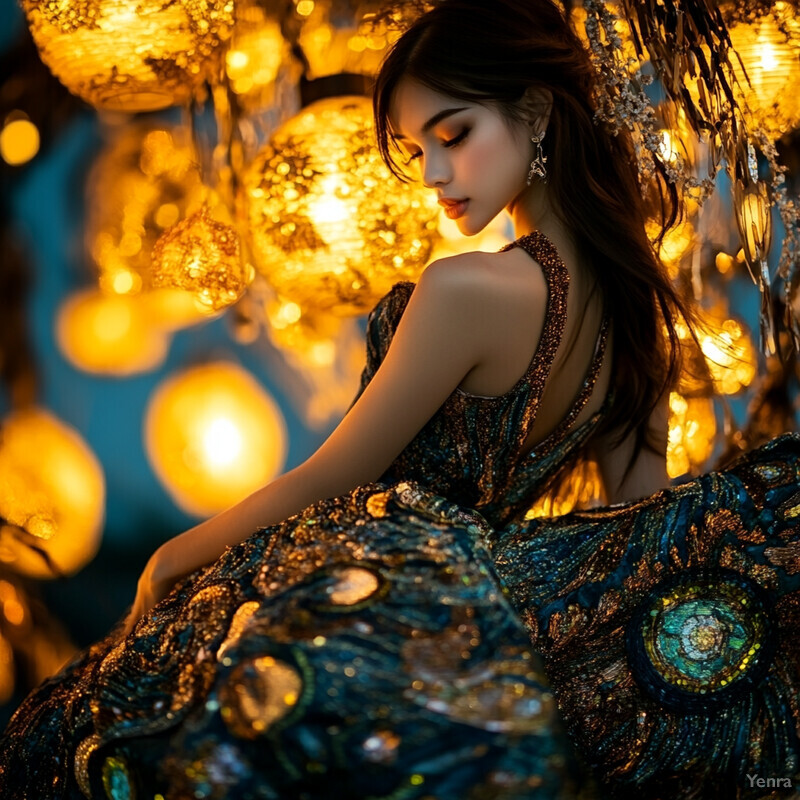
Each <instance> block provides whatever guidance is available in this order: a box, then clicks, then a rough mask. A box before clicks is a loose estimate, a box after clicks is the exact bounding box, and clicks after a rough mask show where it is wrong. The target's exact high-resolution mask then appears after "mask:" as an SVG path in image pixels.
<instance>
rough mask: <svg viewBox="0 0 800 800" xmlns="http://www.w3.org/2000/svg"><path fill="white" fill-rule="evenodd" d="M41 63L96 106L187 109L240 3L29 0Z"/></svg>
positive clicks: (223, 0) (218, 0)
mask: <svg viewBox="0 0 800 800" xmlns="http://www.w3.org/2000/svg"><path fill="white" fill-rule="evenodd" d="M22 7H23V9H24V10H25V13H26V15H27V18H28V24H29V26H30V29H31V33H32V34H33V39H34V41H35V42H36V46H37V47H38V48H39V52H40V54H41V57H42V61H44V63H45V64H46V65H47V66H48V67H49V68H50V69H51V70H52V72H53V74H54V75H55V76H56V77H57V78H58V79H59V80H60V81H61V82H62V83H63V84H64V85H65V86H66V87H67V88H68V89H69V90H70V91H71V92H73V93H74V94H76V95H78V96H79V97H81V98H82V99H84V100H85V101H86V102H87V103H91V104H92V105H93V106H96V107H97V108H106V109H112V110H116V111H154V110H156V109H160V108H166V107H167V106H171V105H173V104H174V103H184V102H186V101H188V100H189V99H190V98H191V96H192V91H193V89H194V87H196V86H199V85H200V84H201V83H202V82H203V81H204V80H205V78H206V77H207V75H208V74H209V70H210V67H211V66H212V65H213V63H214V58H215V56H217V55H218V53H219V50H220V45H221V44H222V43H223V42H225V41H226V40H227V39H228V37H229V36H230V32H231V28H232V26H233V0H173V2H167V3H165V2H160V0H63V1H62V2H52V0H22Z"/></svg>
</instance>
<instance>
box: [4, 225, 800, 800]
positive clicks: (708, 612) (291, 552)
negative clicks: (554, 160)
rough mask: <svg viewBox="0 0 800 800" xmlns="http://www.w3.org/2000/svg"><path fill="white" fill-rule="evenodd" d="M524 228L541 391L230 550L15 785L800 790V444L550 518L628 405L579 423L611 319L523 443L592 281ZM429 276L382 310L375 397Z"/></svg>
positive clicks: (527, 793) (41, 746)
mask: <svg viewBox="0 0 800 800" xmlns="http://www.w3.org/2000/svg"><path fill="white" fill-rule="evenodd" d="M509 246H519V247H523V248H524V249H525V250H526V251H528V252H529V253H530V254H531V256H532V257H533V258H534V259H536V261H538V262H539V264H540V265H541V267H542V270H543V272H544V275H545V278H546V280H547V285H548V302H547V309H546V319H545V323H544V327H543V332H542V336H541V339H540V342H539V345H538V347H537V350H536V352H535V354H534V356H533V358H532V361H531V363H530V365H529V367H528V369H527V370H526V372H525V374H524V375H523V376H522V377H521V378H520V379H519V381H518V382H517V384H516V385H515V386H514V387H513V388H512V389H511V390H510V391H509V392H507V393H506V394H504V395H502V396H499V397H480V396H475V395H471V394H468V393H466V392H464V391H462V390H460V389H456V390H455V391H454V392H453V393H452V394H451V395H450V396H449V397H448V398H447V400H446V401H445V403H444V404H443V405H442V407H441V408H440V409H439V410H438V411H437V413H436V414H435V415H434V416H433V417H432V418H431V419H430V420H429V421H428V423H427V424H426V425H425V427H424V428H423V429H422V430H421V431H420V432H419V434H418V435H417V436H416V437H415V438H414V440H413V441H412V442H410V443H409V445H408V446H407V447H406V448H405V450H404V451H403V452H402V453H401V454H400V455H399V456H398V458H397V459H396V460H395V461H394V463H393V464H392V465H391V466H390V467H389V469H388V470H387V471H386V473H385V474H384V475H382V476H381V477H380V479H379V480H378V481H377V482H375V483H371V484H367V485H364V486H359V487H357V488H355V489H354V490H352V491H351V492H349V493H347V494H345V495H343V496H340V497H336V498H328V499H325V500H322V501H320V502H317V503H314V504H313V505H311V506H309V507H308V508H307V509H305V510H303V511H302V512H301V513H299V514H296V515H294V516H292V517H290V518H288V519H286V520H284V521H283V522H281V523H279V524H277V525H273V526H270V527H269V528H264V529H261V530H258V531H256V532H255V533H254V534H253V535H252V536H250V537H249V538H248V539H247V540H245V541H244V542H242V543H241V544H239V545H236V546H235V547H231V548H228V549H226V551H225V553H224V554H223V555H222V556H221V557H220V559H219V560H218V561H217V562H215V563H214V564H213V565H210V566H208V567H206V568H204V569H202V570H199V571H198V572H196V573H193V574H192V575H189V576H187V577H186V578H185V579H184V580H183V581H181V583H180V584H178V585H177V586H176V587H175V589H174V590H173V591H172V592H171V594H170V595H169V596H167V597H166V598H165V599H164V600H163V601H162V602H161V603H160V604H158V605H157V606H156V607H155V608H154V609H153V610H152V611H151V612H149V613H148V614H147V615H146V616H145V617H144V618H143V619H142V621H141V622H140V623H139V624H138V626H137V627H136V629H135V630H134V632H133V634H132V635H131V636H129V637H128V638H127V639H125V640H120V638H119V636H118V635H117V634H116V633H115V632H114V631H112V632H111V633H110V634H109V636H108V637H107V638H106V639H104V640H103V641H101V642H99V643H97V644H96V645H94V646H93V647H91V648H89V649H88V650H86V651H85V652H83V653H82V654H80V655H79V656H78V657H77V658H76V659H75V660H74V661H73V662H72V663H71V664H69V665H67V666H66V667H65V668H64V669H63V670H62V671H61V672H60V673H59V674H58V675H57V676H55V677H54V678H52V679H50V680H48V681H46V682H45V683H44V684H43V685H42V686H41V687H40V688H39V689H37V690H36V691H35V692H34V693H33V694H32V695H31V696H30V697H29V698H28V699H27V700H26V701H25V702H24V703H23V704H22V706H21V707H20V709H19V710H18V711H17V712H16V714H15V716H14V717H13V719H12V720H11V722H10V724H9V726H8V729H7V731H6V733H5V736H4V737H3V739H2V740H1V741H0V796H2V797H3V798H5V797H14V798H37V800H38V799H39V798H43V797H48V798H49V797H53V798H57V797H76V798H80V797H84V796H87V797H92V798H104V797H110V798H114V799H115V800H117V799H118V798H134V797H136V798H143V797H147V798H151V797H156V798H157V797H163V798H340V797H341V798H358V797H364V798H367V797H370V798H395V799H396V800H400V798H417V797H418V798H438V799H439V800H450V799H451V798H452V800H483V799H484V798H486V799H487V800H488V798H528V797H530V798H555V797H574V796H582V797H588V796H589V795H590V794H593V793H594V789H593V788H592V787H590V786H589V785H588V783H587V782H586V781H585V780H584V778H583V777H582V776H583V775H584V771H583V769H582V767H581V764H583V763H588V764H589V765H591V767H593V768H594V770H595V774H596V775H597V776H598V777H599V778H600V779H601V780H602V781H603V783H604V787H603V789H602V791H603V792H604V793H605V792H609V793H610V794H609V796H613V797H618V796H619V797H621V796H626V795H627V794H630V796H632V797H652V798H664V800H668V799H669V800H671V799H672V798H680V797H686V798H689V797H697V798H705V797H716V796H719V797H739V796H740V797H762V796H764V794H765V792H764V786H765V785H766V786H768V787H769V791H770V792H772V793H773V794H771V795H770V796H773V797H777V796H781V793H786V794H787V796H788V793H789V792H790V789H789V788H787V784H786V783H785V782H786V781H789V782H793V781H794V778H795V773H796V772H797V771H798V753H799V752H800V748H798V722H797V721H798V699H797V698H798V691H797V689H795V688H793V687H797V686H798V680H797V667H798V662H799V661H800V652H799V650H798V645H797V640H798V637H797V635H796V634H797V632H798V627H799V626H800V613H798V607H799V606H800V602H799V600H800V541H798V533H797V530H798V529H797V526H796V525H794V523H795V521H796V519H798V518H800V491H798V477H799V476H800V467H798V464H800V443H798V439H797V438H796V437H793V436H786V437H782V438H780V439H778V440H776V441H775V442H773V443H771V444H770V445H768V446H767V447H766V448H762V449H761V450H759V451H755V452H754V453H752V454H749V455H747V456H744V457H743V458H742V459H741V460H740V462H739V463H738V464H737V465H735V466H734V467H732V468H731V469H730V470H728V471H726V472H724V473H712V474H710V475H706V476H703V477H702V478H700V479H698V480H697V481H693V482H691V483H688V484H685V485H683V486H681V487H676V488H675V489H670V490H665V491H664V492H660V493H657V494H656V495H654V496H653V497H652V498H647V499H645V500H642V501H639V502H637V503H630V504H624V505H620V506H612V507H608V508H605V509H597V510H593V511H591V512H576V513H573V514H570V515H566V516H563V517H559V518H553V519H533V520H529V519H525V512H526V510H527V509H528V508H529V507H530V506H531V505H532V504H533V503H534V502H535V501H536V500H537V499H539V498H540V497H541V496H542V493H543V492H544V491H545V490H546V489H547V487H548V486H549V485H550V483H551V481H552V480H553V479H554V478H555V477H556V476H557V475H558V474H559V473H561V472H562V471H563V470H564V469H566V468H567V467H568V466H569V465H570V464H571V463H572V462H573V461H574V459H575V458H576V457H577V456H578V454H579V453H580V452H581V448H582V446H583V445H584V444H585V443H586V442H587V440H588V437H589V436H590V435H591V433H592V431H593V430H594V428H595V426H596V425H597V424H598V422H599V421H600V420H601V419H602V417H603V415H604V414H605V412H606V410H607V408H608V406H609V404H610V403H611V402H613V397H612V396H611V395H609V397H607V398H606V400H605V402H604V404H603V407H602V408H601V409H600V411H598V412H597V413H596V414H594V415H593V416H592V417H591V418H590V419H589V420H587V421H586V422H585V423H584V424H582V425H580V426H578V427H576V428H573V429H571V425H572V423H573V422H574V420H575V418H576V417H577V415H578V414H579V413H580V411H581V409H582V408H583V407H584V405H585V403H586V402H587V400H588V397H589V395H590V393H591V390H592V388H593V385H594V382H595V379H596V377H597V373H598V371H599V368H600V365H601V363H602V358H603V354H604V350H605V344H606V340H607V334H608V328H609V325H608V320H604V322H603V324H602V326H601V330H600V333H599V336H598V340H597V345H596V348H595V353H594V357H593V359H592V362H591V365H590V366H589V369H588V371H587V374H586V376H585V380H584V382H583V386H582V388H581V390H580V391H579V392H578V394H577V396H576V398H575V400H574V402H573V403H572V404H571V406H570V408H569V409H568V410H567V413H566V415H565V417H564V419H563V421H562V423H561V424H560V425H559V426H558V428H557V429H556V430H555V431H553V433H552V434H551V435H550V436H549V437H548V438H547V439H546V440H545V441H544V442H542V443H541V444H540V445H539V446H537V447H536V448H535V449H534V451H533V452H531V453H528V454H526V455H524V456H523V455H521V453H522V447H523V444H524V442H525V439H526V436H527V433H528V431H529V430H530V428H531V426H532V424H533V421H534V418H535V414H536V408H537V406H538V402H539V399H540V398H541V396H542V393H543V390H544V386H545V383H546V380H547V377H548V374H549V370H550V367H551V364H552V361H553V358H554V355H555V352H556V349H557V348H558V345H559V342H560V340H561V336H562V334H563V330H564V325H565V321H566V310H567V303H566V300H567V293H568V285H569V275H568V273H567V270H566V268H565V267H564V265H563V262H561V260H560V259H559V257H558V253H557V252H556V251H555V248H554V247H553V246H552V244H551V243H550V242H549V241H548V240H547V239H546V237H544V236H543V235H542V234H541V233H538V232H534V233H532V234H529V235H527V236H524V237H522V238H520V239H518V240H517V241H516V242H515V243H514V244H512V245H509ZM413 290H414V284H412V283H409V282H401V283H398V284H396V285H395V286H394V287H393V288H392V290H391V291H390V292H389V293H388V294H387V295H386V296H384V298H382V299H381V301H380V302H379V303H378V304H377V306H376V307H375V308H374V309H373V311H372V313H371V314H370V316H369V320H368V326H367V364H366V367H365V369H364V372H363V375H362V381H361V389H360V391H363V389H364V388H365V387H366V385H367V384H368V383H369V381H370V379H371V378H372V376H373V375H374V374H375V371H376V370H377V368H378V366H379V365H380V363H381V361H382V359H383V357H384V356H385V354H386V351H387V349H388V347H389V344H390V342H391V339H392V335H393V333H394V330H395V328H396V326H397V323H398V322H399V319H400V317H401V316H402V314H403V311H404V309H405V306H406V304H407V302H408V300H409V297H410V296H411V293H412V292H413ZM359 394H360V392H359ZM357 396H358V395H357ZM541 656H543V658H544V667H545V668H546V669H547V673H549V680H548V677H546V674H545V670H544V669H543V664H542V659H541ZM551 682H552V686H551ZM556 701H557V702H558V707H559V708H558V709H557V707H556ZM562 720H563V726H564V727H566V728H567V730H568V734H569V735H568V736H565V735H564V734H563V731H562ZM575 743H577V745H578V747H579V751H580V752H579V756H578V759H577V760H576V756H575V754H574V751H573V746H574V744H575ZM760 780H764V781H765V782H766V781H767V780H770V781H772V782H771V783H769V784H766V783H759V782H758V781H760ZM777 780H780V781H781V783H776V782H775V781H777Z"/></svg>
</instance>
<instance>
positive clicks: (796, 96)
mask: <svg viewBox="0 0 800 800" xmlns="http://www.w3.org/2000/svg"><path fill="white" fill-rule="evenodd" d="M749 16H750V17H755V19H752V20H751V21H747V22H744V21H743V22H740V23H739V24H732V25H730V28H729V33H730V37H731V44H733V47H734V50H736V52H737V53H738V54H739V56H740V58H741V59H742V63H743V64H744V68H745V70H746V72H747V77H748V78H749V79H750V83H749V85H748V82H747V78H745V75H744V72H742V68H741V65H740V64H739V60H738V59H737V58H736V57H735V56H733V55H731V58H730V61H731V64H732V65H733V68H734V72H735V74H736V79H737V80H738V82H739V89H740V93H741V94H743V95H744V99H745V101H746V103H747V107H748V109H749V112H750V114H751V115H752V116H753V117H754V118H755V120H756V122H757V123H758V124H759V125H760V126H761V127H762V128H763V129H764V130H765V131H766V132H767V133H768V134H769V135H770V136H771V137H772V138H773V139H778V138H780V136H781V135H783V134H784V133H787V132H788V131H792V130H794V129H795V128H797V127H798V126H800V21H798V19H797V10H796V6H795V7H793V4H791V3H787V2H776V3H774V4H773V6H772V8H771V9H770V10H769V11H768V13H766V14H761V15H759V14H757V13H754V12H751V13H750V15H749ZM778 23H780V25H779V24H778Z"/></svg>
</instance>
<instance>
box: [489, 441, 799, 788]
mask: <svg viewBox="0 0 800 800" xmlns="http://www.w3.org/2000/svg"><path fill="white" fill-rule="evenodd" d="M798 486H800V436H798V435H796V434H786V435H784V436H781V437H779V438H777V439H775V440H773V441H772V442H770V443H769V444H767V445H764V446H763V447H761V448H759V449H757V450H754V451H753V452H751V453H747V454H745V455H743V456H742V457H740V459H739V460H738V461H737V462H736V463H734V464H732V465H731V466H730V467H728V468H727V469H726V470H725V471H724V472H712V473H709V474H707V475H703V476H701V477H699V478H697V479H695V480H693V481H690V482H688V483H685V484H682V485H680V486H676V487H674V488H672V489H665V490H662V491H660V492H658V493H656V494H654V495H652V496H651V497H647V498H644V499H642V500H640V501H636V502H632V503H627V504H624V505H617V506H612V507H608V508H600V509H596V510H591V511H581V512H573V513H571V514H567V515H565V516H562V517H559V518H557V519H540V520H528V521H526V522H523V523H514V524H512V525H510V526H508V528H506V529H504V530H500V531H496V532H495V538H494V540H493V542H492V553H493V557H494V561H495V566H496V567H497V570H498V572H499V573H500V574H501V576H502V577H503V580H504V582H505V584H506V586H507V587H508V589H509V591H510V596H511V598H512V600H513V602H514V604H515V606H516V608H517V611H518V612H519V614H520V616H521V617H522V618H523V619H524V620H525V622H526V625H527V626H528V629H529V631H530V634H531V640H532V642H533V644H534V645H535V647H536V648H537V649H538V650H539V651H541V652H542V653H543V654H544V657H545V665H546V668H547V670H548V674H549V675H550V676H551V679H552V681H553V689H554V691H555V693H556V696H557V698H558V701H559V708H560V710H561V712H562V714H563V715H564V717H565V720H566V722H567V725H568V726H569V728H570V730H571V732H572V733H573V735H574V736H575V738H576V741H577V742H578V743H579V745H580V748H581V751H582V752H583V754H584V755H585V756H586V758H587V759H588V760H589V763H590V764H591V765H592V766H593V767H594V768H595V770H596V771H597V773H598V774H599V775H601V776H602V777H603V778H604V779H605V780H606V781H607V782H608V783H609V784H610V786H611V793H610V796H613V797H615V798H616V797H620V798H628V797H631V798H633V797H636V798H666V797H669V798H688V797H703V798H704V800H705V798H715V799H716V798H719V799H720V800H722V798H728V797H740V798H753V799H754V800H755V798H761V797H763V796H764V795H763V785H762V786H761V787H759V785H758V784H757V783H755V782H748V780H747V775H751V776H753V775H755V776H779V777H781V778H782V779H783V780H785V781H788V783H789V784H791V785H792V786H793V785H794V784H795V782H796V780H797V779H798V778H800V694H798V686H800V637H798V631H800V569H798V559H797V556H796V555H794V557H792V554H796V553H797V552H800V551H799V550H798V546H800V528H798V527H797V525H796V524H795V523H796V520H795V519H794V518H793V517H792V516H791V515H790V514H787V513H786V511H787V510H789V509H791V508H793V507H794V506H795V505H796V504H797V494H798ZM698 754H702V758H700V759H698ZM786 785H787V784H786V783H781V784H775V787H778V788H780V787H784V788H785V787H786ZM775 787H773V788H775ZM789 794H790V792H789V791H787V792H779V793H776V794H770V797H787V796H789Z"/></svg>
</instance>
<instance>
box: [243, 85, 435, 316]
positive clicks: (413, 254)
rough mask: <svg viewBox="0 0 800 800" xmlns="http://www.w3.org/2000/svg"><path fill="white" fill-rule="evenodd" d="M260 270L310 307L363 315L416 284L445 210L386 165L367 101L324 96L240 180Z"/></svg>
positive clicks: (281, 131)
mask: <svg viewBox="0 0 800 800" xmlns="http://www.w3.org/2000/svg"><path fill="white" fill-rule="evenodd" d="M242 182H243V189H244V197H245V205H246V213H247V228H248V230H249V232H250V235H251V240H252V241H251V244H252V251H253V257H254V260H255V262H256V267H257V268H258V269H259V270H260V271H261V272H262V273H263V274H264V276H265V277H266V278H267V280H268V281H269V282H270V283H271V284H272V286H273V287H274V288H275V289H276V290H277V292H278V293H279V294H281V295H283V296H284V297H286V298H288V299H290V300H292V301H294V302H295V303H297V304H298V305H299V306H301V307H302V308H303V309H306V308H309V309H317V310H326V311H330V312H332V313H335V314H339V315H341V316H346V315H354V314H363V313H365V312H366V311H369V310H370V309H371V308H372V307H373V306H374V305H375V303H376V302H377V301H378V300H379V299H380V298H381V297H382V296H383V295H384V294H386V292H388V291H389V289H390V288H391V287H392V285H393V284H394V283H396V282H397V281H400V280H416V279H417V278H418V277H419V274H420V273H421V271H422V268H423V267H424V266H425V264H426V263H427V262H428V258H429V256H430V254H431V251H432V247H433V244H434V243H435V241H436V238H437V233H436V227H437V224H438V212H439V207H438V205H437V204H436V198H435V196H434V193H433V192H431V191H430V190H426V189H424V188H423V187H422V185H421V184H409V185H404V184H401V183H400V182H399V181H397V180H396V179H395V178H394V177H393V176H392V175H391V173H390V172H389V170H388V169H387V168H386V166H385V165H384V164H383V163H382V161H381V159H380V156H379V154H378V150H377V146H376V145H375V143H374V128H373V120H372V108H371V104H370V101H369V100H367V99H366V98H364V97H342V98H333V99H328V100H321V101H319V102H317V103H314V104H313V105H311V106H309V107H308V108H306V109H304V110H303V111H302V112H300V114H298V115H297V116H296V117H294V118H293V119H292V120H290V121H289V122H287V123H286V124H285V125H283V126H281V127H280V128H279V129H278V131H276V133H275V135H274V137H273V139H272V141H271V143H270V144H269V145H267V146H266V147H265V148H264V149H263V150H262V151H261V153H259V155H258V156H257V157H256V158H255V160H254V161H253V163H252V165H251V166H250V168H249V169H248V170H247V171H246V173H245V175H244V177H243V181H242Z"/></svg>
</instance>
